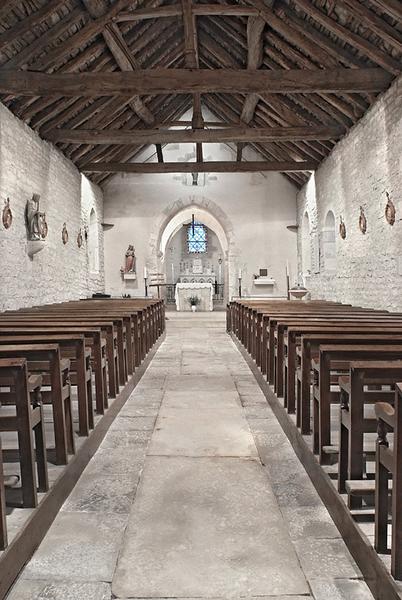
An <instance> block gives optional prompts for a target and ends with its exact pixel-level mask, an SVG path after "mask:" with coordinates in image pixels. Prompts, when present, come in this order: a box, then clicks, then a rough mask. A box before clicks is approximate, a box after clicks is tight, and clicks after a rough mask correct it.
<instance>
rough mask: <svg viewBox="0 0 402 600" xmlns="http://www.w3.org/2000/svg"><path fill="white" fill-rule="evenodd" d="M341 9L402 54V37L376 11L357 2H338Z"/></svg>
mask: <svg viewBox="0 0 402 600" xmlns="http://www.w3.org/2000/svg"><path fill="white" fill-rule="evenodd" d="M337 3H339V6H340V7H344V8H345V9H346V10H347V11H348V12H349V13H350V14H352V15H353V16H354V17H355V18H356V19H357V20H358V21H362V22H363V23H366V25H367V26H368V27H369V28H370V29H371V31H373V32H374V33H376V34H377V35H378V36H380V37H381V38H382V39H383V40H384V41H385V42H388V43H389V44H391V46H393V47H394V48H395V49H396V50H398V52H402V35H401V34H400V33H399V32H398V31H397V29H396V28H395V27H392V25H389V24H388V23H387V22H386V21H384V19H381V17H379V16H378V15H377V14H376V13H375V12H374V11H372V10H370V9H369V8H367V6H365V5H364V4H361V3H360V2H356V0H337Z"/></svg>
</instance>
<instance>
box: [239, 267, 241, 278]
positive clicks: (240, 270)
mask: <svg viewBox="0 0 402 600" xmlns="http://www.w3.org/2000/svg"><path fill="white" fill-rule="evenodd" d="M239 279H241V269H239Z"/></svg>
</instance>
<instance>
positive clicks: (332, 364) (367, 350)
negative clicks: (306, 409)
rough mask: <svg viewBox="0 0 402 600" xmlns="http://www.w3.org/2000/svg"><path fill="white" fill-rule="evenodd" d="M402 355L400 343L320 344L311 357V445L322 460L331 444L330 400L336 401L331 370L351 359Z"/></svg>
mask: <svg viewBox="0 0 402 600" xmlns="http://www.w3.org/2000/svg"><path fill="white" fill-rule="evenodd" d="M398 359H402V345H385V344H384V345H374V344H373V345H362V344H359V345H346V346H345V345H341V344H328V345H320V353H319V359H318V360H316V359H313V360H312V366H313V370H314V381H315V383H314V385H313V393H312V399H313V449H314V453H315V454H318V455H319V459H320V463H322V464H323V463H324V462H325V460H326V456H327V453H326V451H325V449H326V447H329V446H330V444H331V415H330V409H331V404H332V403H339V395H340V394H339V392H331V389H330V382H331V372H333V371H336V372H339V371H341V372H342V371H343V372H345V371H347V370H349V365H350V363H351V362H352V361H357V360H398Z"/></svg>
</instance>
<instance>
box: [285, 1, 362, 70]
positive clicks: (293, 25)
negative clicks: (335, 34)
mask: <svg viewBox="0 0 402 600" xmlns="http://www.w3.org/2000/svg"><path fill="white" fill-rule="evenodd" d="M275 12H276V13H277V15H278V16H280V18H281V20H283V21H284V22H285V23H286V24H287V25H288V26H289V28H290V30H289V32H288V35H287V36H286V37H287V39H291V38H292V37H293V34H292V30H295V29H296V30H297V31H298V32H299V33H300V34H302V36H303V37H304V38H306V37H308V38H309V39H310V40H314V44H315V45H316V46H318V48H321V50H324V51H325V52H327V53H328V54H329V55H330V56H332V58H335V59H336V60H337V61H338V63H343V64H344V65H346V66H347V67H351V68H364V67H366V66H367V64H366V63H365V62H364V61H363V60H361V59H360V58H359V57H358V56H355V55H354V54H353V53H352V52H350V51H348V50H347V49H346V48H344V47H343V46H341V45H340V44H336V43H335V42H334V41H332V39H331V38H329V37H328V36H327V35H325V34H324V33H322V32H321V31H319V30H318V29H317V28H316V27H314V26H313V25H311V23H309V22H308V21H306V20H304V19H301V18H299V17H298V16H297V15H296V14H295V12H294V11H293V10H290V9H289V7H288V6H287V5H284V4H283V3H282V4H280V5H278V9H277V10H276V11H275ZM299 43H300V46H301V47H303V45H304V41H303V38H299ZM318 48H317V52H318Z"/></svg>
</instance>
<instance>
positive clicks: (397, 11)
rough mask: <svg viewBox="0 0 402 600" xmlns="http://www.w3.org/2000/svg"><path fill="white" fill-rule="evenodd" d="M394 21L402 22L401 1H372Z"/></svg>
mask: <svg viewBox="0 0 402 600" xmlns="http://www.w3.org/2000/svg"><path fill="white" fill-rule="evenodd" d="M370 1H371V2H372V3H373V4H375V5H376V6H378V8H380V9H381V10H382V11H384V12H385V13H387V15H389V16H390V17H392V18H393V19H396V20H397V21H402V5H401V2H400V0H370Z"/></svg>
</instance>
